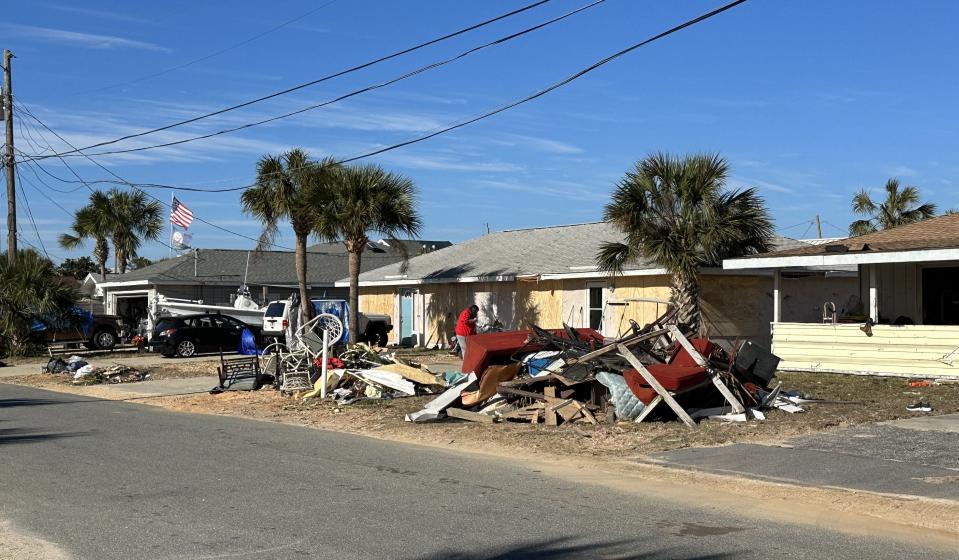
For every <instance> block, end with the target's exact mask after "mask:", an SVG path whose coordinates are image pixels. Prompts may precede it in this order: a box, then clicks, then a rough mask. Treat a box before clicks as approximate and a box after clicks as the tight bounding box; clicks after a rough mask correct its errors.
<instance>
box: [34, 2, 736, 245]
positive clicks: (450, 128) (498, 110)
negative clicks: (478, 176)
mask: <svg viewBox="0 0 959 560" xmlns="http://www.w3.org/2000/svg"><path fill="white" fill-rule="evenodd" d="M745 2H746V0H735V1H733V2H730V3H728V4H724V5H722V6H720V7H719V8H716V9H714V10H712V11H710V12H707V13H705V14H703V15H701V16H698V17H696V18H693V19H690V20H687V21H685V22H683V23H681V24H679V25H676V26H673V27H671V28H669V29H667V30H666V31H663V32H661V33H659V34H657V35H654V36H652V37H650V38H648V39H645V40H643V41H641V42H639V43H636V44H633V45H631V46H629V47H626V48H625V49H622V50H620V51H618V52H616V53H614V54H612V55H610V56H608V57H606V58H604V59H602V60H600V61H597V62H595V63H593V64H591V65H590V66H587V67H586V68H584V69H582V70H580V71H578V72H576V73H574V74H572V75H570V76H568V77H566V78H565V79H563V80H561V81H559V82H556V83H554V84H552V85H550V86H548V87H546V88H544V89H541V90H539V91H537V92H536V93H534V94H532V95H529V96H526V97H524V98H521V99H518V100H516V101H513V102H510V103H508V104H506V105H502V106H500V107H498V108H496V109H493V110H491V111H488V112H486V113H482V114H480V115H478V116H476V117H473V118H470V119H468V120H465V121H461V122H459V123H456V124H453V125H450V126H447V127H445V128H441V129H438V130H435V131H433V132H430V133H428V134H425V135H423V136H419V137H416V138H412V139H410V140H406V141H403V142H399V143H396V144H392V145H389V146H386V147H383V148H378V149H375V150H372V151H369V152H365V153H359V154H357V155H352V156H349V157H346V158H343V159H339V160H335V161H334V162H333V163H334V164H342V163H349V162H353V161H357V160H360V159H365V158H368V157H372V156H375V155H379V154H382V153H384V152H389V151H392V150H396V149H399V148H402V147H405V146H409V145H411V144H416V143H419V142H423V141H425V140H429V139H430V138H434V137H436V136H439V135H441V134H445V133H447V132H451V131H453V130H457V129H459V128H463V127H465V126H468V125H470V124H473V123H476V122H478V121H481V120H484V119H487V118H489V117H492V116H494V115H497V114H499V113H503V112H505V111H508V110H510V109H512V108H514V107H517V106H519V105H523V104H525V103H528V102H530V101H533V100H535V99H538V98H539V97H542V96H544V95H546V94H548V93H550V92H552V91H554V90H557V89H559V88H561V87H563V86H565V85H567V84H569V83H571V82H573V81H575V80H577V79H579V78H581V77H582V76H584V75H586V74H588V73H590V72H592V71H593V70H596V69H597V68H599V67H601V66H604V65H606V64H608V63H609V62H612V61H613V60H616V59H617V58H620V57H622V56H624V55H626V54H629V53H630V52H632V51H634V50H636V49H639V48H641V47H643V46H646V45H648V44H650V43H653V42H655V41H658V40H659V39H662V38H664V37H667V36H669V35H672V34H673V33H676V32H678V31H681V30H683V29H686V28H687V27H691V26H693V25H696V24H697V23H700V22H703V21H705V20H707V19H710V18H712V17H715V16H717V15H719V14H721V13H723V12H725V11H727V10H730V9H732V8H734V7H736V6H738V5H740V4H743V3H745ZM28 114H29V111H28ZM31 116H33V115H32V114H31ZM34 118H36V117H34ZM41 124H42V123H41ZM44 126H45V125H44ZM48 130H49V128H48ZM51 132H52V131H51ZM54 134H56V133H54ZM58 137H59V136H58ZM61 140H62V138H61ZM120 140H122V139H120ZM116 141H119V140H116ZM116 141H111V142H106V143H100V144H94V145H93V146H91V147H96V146H102V145H106V144H110V143H114V142H116ZM64 142H65V141H64ZM65 143H66V142H65ZM67 144H68V145H70V144H69V143H67ZM71 147H72V146H71ZM85 149H87V148H83V149H77V148H74V149H73V151H74V152H81V153H82V150H85ZM69 153H72V152H63V153H60V154H53V155H51V156H45V157H61V156H63V155H67V154H69ZM84 157H86V158H87V159H90V157H89V156H87V155H86V154H84ZM36 159H43V158H34V160H36ZM61 161H62V159H61ZM91 161H93V162H94V163H95V164H96V165H97V166H99V167H101V168H103V169H105V170H106V171H107V172H108V173H110V174H112V175H114V176H116V175H115V174H114V173H113V172H112V171H110V170H108V169H106V168H105V167H103V166H102V165H100V164H99V163H98V162H96V161H94V160H92V159H91ZM120 179H121V180H123V179H122V178H120ZM123 184H126V185H129V186H131V187H134V188H137V187H136V185H134V184H132V183H130V182H128V181H125V180H123ZM250 186H253V185H250ZM243 188H248V187H237V188H235V189H233V190H242V189H243ZM201 190H202V189H201ZM206 192H213V191H206ZM155 200H158V199H155ZM161 202H162V201H161ZM204 223H209V222H204ZM214 227H218V226H214ZM219 229H223V228H219ZM236 235H240V236H241V237H246V238H247V239H251V240H252V238H250V237H247V236H244V235H242V234H236Z"/></svg>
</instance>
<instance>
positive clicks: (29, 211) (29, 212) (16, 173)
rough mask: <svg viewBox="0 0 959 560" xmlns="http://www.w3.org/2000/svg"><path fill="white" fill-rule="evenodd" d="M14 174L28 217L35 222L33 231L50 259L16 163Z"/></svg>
mask: <svg viewBox="0 0 959 560" xmlns="http://www.w3.org/2000/svg"><path fill="white" fill-rule="evenodd" d="M13 175H14V178H15V179H16V182H17V186H18V187H20V196H21V197H23V204H24V206H26V207H27V217H29V218H30V223H31V224H33V231H34V233H36V234H37V242H39V243H40V248H41V249H42V250H43V254H44V255H46V257H47V258H48V259H49V258H50V253H47V248H46V247H45V246H44V245H43V239H42V238H41V237H40V228H38V227H37V221H36V220H34V219H33V210H32V209H31V208H30V199H29V198H27V194H26V192H25V191H24V190H23V183H21V182H20V170H19V169H17V166H16V165H14V166H13Z"/></svg>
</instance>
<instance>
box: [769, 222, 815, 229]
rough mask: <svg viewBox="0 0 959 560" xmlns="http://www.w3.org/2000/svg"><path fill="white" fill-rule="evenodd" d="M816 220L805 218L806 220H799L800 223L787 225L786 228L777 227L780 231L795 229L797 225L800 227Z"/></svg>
mask: <svg viewBox="0 0 959 560" xmlns="http://www.w3.org/2000/svg"><path fill="white" fill-rule="evenodd" d="M814 221H815V220H805V221H802V222H799V223H798V224H793V225H791V226H787V227H784V228H777V229H778V230H779V231H789V230H791V229H793V228H797V227H799V226H804V225H806V224H812V223H813V222H814Z"/></svg>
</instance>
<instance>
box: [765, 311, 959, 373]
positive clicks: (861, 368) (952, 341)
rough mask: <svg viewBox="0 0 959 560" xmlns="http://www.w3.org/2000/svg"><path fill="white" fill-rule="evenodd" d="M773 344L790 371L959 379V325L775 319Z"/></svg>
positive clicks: (783, 367)
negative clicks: (866, 326)
mask: <svg viewBox="0 0 959 560" xmlns="http://www.w3.org/2000/svg"><path fill="white" fill-rule="evenodd" d="M773 343H774V344H773V352H775V353H776V355H777V356H779V357H780V358H782V362H781V363H780V365H779V367H780V369H783V370H787V371H789V370H792V371H826V372H838V373H870V374H884V375H912V376H922V377H957V378H959V326H953V325H949V326H944V325H943V326H940V325H905V326H900V327H895V326H890V325H875V326H873V327H872V336H869V335H867V334H866V333H864V332H863V331H862V330H861V329H860V325H858V324H837V325H833V324H825V325H824V324H810V323H775V324H773Z"/></svg>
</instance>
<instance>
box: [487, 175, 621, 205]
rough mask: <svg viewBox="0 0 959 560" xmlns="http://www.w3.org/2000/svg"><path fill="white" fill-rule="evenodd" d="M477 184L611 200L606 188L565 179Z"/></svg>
mask: <svg viewBox="0 0 959 560" xmlns="http://www.w3.org/2000/svg"><path fill="white" fill-rule="evenodd" d="M475 184H476V185H478V186H481V187H486V188H490V189H497V190H505V191H515V192H526V193H532V194H536V195H540V196H543V195H548V196H557V197H560V198H566V199H569V200H578V201H586V200H593V201H606V200H609V193H608V192H607V191H606V189H592V188H590V187H589V186H588V185H585V184H583V185H581V184H578V183H569V182H565V181H559V182H551V181H545V182H541V183H539V184H534V185H531V184H527V183H517V182H513V181H495V180H489V179H480V180H478V181H475Z"/></svg>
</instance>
